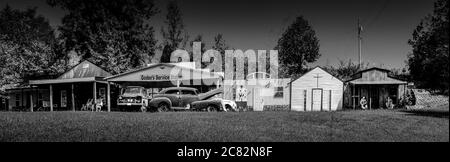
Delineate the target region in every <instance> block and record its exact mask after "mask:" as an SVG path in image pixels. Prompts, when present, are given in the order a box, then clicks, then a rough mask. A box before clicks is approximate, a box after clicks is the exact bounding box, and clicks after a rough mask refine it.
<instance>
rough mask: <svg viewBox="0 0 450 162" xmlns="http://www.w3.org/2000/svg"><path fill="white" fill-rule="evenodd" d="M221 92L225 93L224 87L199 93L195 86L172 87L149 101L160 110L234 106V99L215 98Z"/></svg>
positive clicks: (150, 105) (211, 108)
mask: <svg viewBox="0 0 450 162" xmlns="http://www.w3.org/2000/svg"><path fill="white" fill-rule="evenodd" d="M220 93H223V90H222V89H215V90H212V91H209V92H206V93H199V92H198V90H197V89H195V88H189V87H172V88H167V89H164V90H162V91H161V92H160V93H159V94H157V95H155V96H154V97H153V99H152V100H151V101H150V102H149V107H150V108H151V109H152V110H155V111H158V112H164V111H170V110H208V111H226V110H227V109H226V108H227V107H228V108H230V107H233V104H232V103H231V102H233V101H229V100H222V99H217V98H213V96H215V95H217V94H220ZM233 103H234V102H233ZM227 104H228V106H227ZM235 105H236V104H235V103H234V106H235Z"/></svg>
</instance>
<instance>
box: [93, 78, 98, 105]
mask: <svg viewBox="0 0 450 162" xmlns="http://www.w3.org/2000/svg"><path fill="white" fill-rule="evenodd" d="M92 89H93V96H94V97H93V98H94V104H95V103H96V101H97V82H96V81H94V86H93V88H92ZM92 111H94V109H92Z"/></svg>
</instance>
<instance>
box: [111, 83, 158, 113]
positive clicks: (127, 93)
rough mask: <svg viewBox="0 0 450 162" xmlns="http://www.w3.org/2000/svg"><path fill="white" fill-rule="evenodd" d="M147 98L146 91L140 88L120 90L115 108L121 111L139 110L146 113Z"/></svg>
mask: <svg viewBox="0 0 450 162" xmlns="http://www.w3.org/2000/svg"><path fill="white" fill-rule="evenodd" d="M149 98H150V97H149V96H148V94H147V90H146V89H145V88H144V87H140V86H128V87H125V88H123V89H122V91H121V93H120V96H119V98H118V99H117V106H118V107H119V109H120V110H121V111H124V110H140V111H142V112H145V111H147V107H148V100H149Z"/></svg>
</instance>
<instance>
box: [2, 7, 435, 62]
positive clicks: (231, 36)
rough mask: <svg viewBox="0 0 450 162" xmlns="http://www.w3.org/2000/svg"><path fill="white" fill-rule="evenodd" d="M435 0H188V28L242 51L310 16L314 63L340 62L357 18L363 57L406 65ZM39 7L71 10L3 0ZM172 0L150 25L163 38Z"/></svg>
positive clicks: (269, 42) (58, 13)
mask: <svg viewBox="0 0 450 162" xmlns="http://www.w3.org/2000/svg"><path fill="white" fill-rule="evenodd" d="M433 3H434V1H433V0H182V1H179V5H180V8H181V11H182V14H183V19H184V23H185V27H186V30H187V32H188V34H189V35H190V37H191V39H193V38H194V37H195V36H196V35H202V36H203V41H204V43H205V44H206V49H210V48H211V46H212V42H213V38H214V36H215V35H217V34H218V33H222V34H223V37H224V39H225V41H226V43H227V44H228V45H229V46H230V47H232V48H235V49H241V50H248V49H253V50H271V49H273V48H274V47H275V46H276V44H277V41H278V39H279V38H280V37H281V35H282V33H283V31H284V30H285V29H286V28H287V27H288V26H289V25H290V24H291V23H292V22H293V20H294V19H295V18H296V17H297V16H303V17H304V18H305V19H306V20H308V21H309V23H310V25H311V26H312V27H313V29H314V30H315V32H316V36H317V38H318V39H319V44H320V53H321V57H320V58H319V59H318V61H317V62H315V63H312V64H309V66H316V65H319V66H326V65H332V66H334V65H337V63H338V62H339V60H349V59H352V60H354V61H357V59H358V40H357V20H358V18H359V19H360V22H361V24H362V26H363V33H362V37H363V40H362V61H363V62H367V63H369V64H370V66H377V67H382V68H388V69H393V68H403V67H405V60H406V59H407V54H408V53H410V52H411V50H412V48H411V46H409V45H408V43H407V42H408V39H410V38H411V37H412V36H411V34H412V32H413V30H414V29H415V27H416V26H417V25H418V24H419V22H420V20H421V19H422V18H423V17H425V16H426V15H427V14H431V13H432V11H433ZM6 4H9V5H10V6H11V7H13V8H18V9H25V8H28V7H37V12H38V14H41V15H43V16H45V17H46V18H48V19H49V21H50V24H51V25H52V26H54V27H57V26H58V25H60V24H61V18H62V17H63V16H64V15H65V14H66V13H65V12H64V11H63V10H61V9H59V8H52V7H50V6H48V5H47V4H46V2H45V0H0V8H3V7H4V6H5V5H6ZM166 4H167V1H163V0H157V1H156V6H157V7H158V9H159V10H160V11H161V12H160V13H158V14H157V15H155V16H154V17H153V18H152V20H151V21H150V24H151V25H153V27H154V28H155V34H156V39H158V41H159V42H161V34H160V30H161V28H162V27H164V24H163V21H164V17H165V14H166V11H165V8H166Z"/></svg>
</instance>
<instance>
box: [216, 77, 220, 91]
mask: <svg viewBox="0 0 450 162" xmlns="http://www.w3.org/2000/svg"><path fill="white" fill-rule="evenodd" d="M219 84H220V80H219V79H217V83H216V88H217V89H219Z"/></svg>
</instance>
